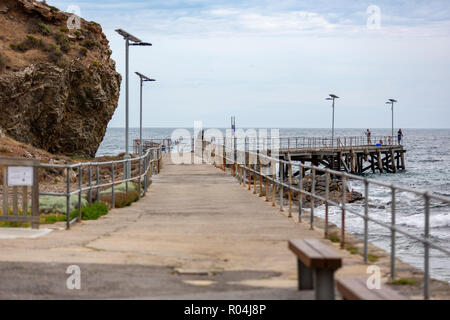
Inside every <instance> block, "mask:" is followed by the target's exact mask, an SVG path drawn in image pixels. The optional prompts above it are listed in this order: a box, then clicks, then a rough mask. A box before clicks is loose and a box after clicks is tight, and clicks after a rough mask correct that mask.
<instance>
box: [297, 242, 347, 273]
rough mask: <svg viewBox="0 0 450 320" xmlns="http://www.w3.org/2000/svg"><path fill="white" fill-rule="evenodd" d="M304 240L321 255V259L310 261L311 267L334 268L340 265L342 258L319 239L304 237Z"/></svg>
mask: <svg viewBox="0 0 450 320" xmlns="http://www.w3.org/2000/svg"><path fill="white" fill-rule="evenodd" d="M304 241H305V242H306V243H307V244H308V245H309V246H310V247H312V248H314V249H315V250H316V251H317V252H318V253H320V255H321V256H322V259H321V260H317V261H314V260H313V261H312V267H315V268H323V269H334V270H336V269H339V268H340V267H341V266H342V258H341V256H340V255H339V254H338V253H337V252H336V251H335V250H334V249H333V248H330V247H329V246H327V245H326V244H324V243H323V242H321V241H320V240H319V239H305V240H304Z"/></svg>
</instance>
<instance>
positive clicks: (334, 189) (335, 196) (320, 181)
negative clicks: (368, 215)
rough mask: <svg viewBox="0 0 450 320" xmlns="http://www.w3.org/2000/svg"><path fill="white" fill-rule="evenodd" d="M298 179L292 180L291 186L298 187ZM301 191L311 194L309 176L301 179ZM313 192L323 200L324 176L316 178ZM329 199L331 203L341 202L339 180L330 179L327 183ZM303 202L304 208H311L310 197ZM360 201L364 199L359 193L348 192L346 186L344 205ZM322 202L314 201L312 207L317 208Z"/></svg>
mask: <svg viewBox="0 0 450 320" xmlns="http://www.w3.org/2000/svg"><path fill="white" fill-rule="evenodd" d="M298 182H299V181H298V179H297V178H296V179H294V180H293V184H294V185H298ZM303 189H304V190H305V191H306V192H312V178H311V176H310V175H308V176H305V177H304V178H303ZM314 189H315V190H314V192H315V194H316V195H318V196H320V197H323V198H325V196H326V178H325V176H316V183H315V188H314ZM328 190H329V193H328V194H329V199H330V200H331V201H335V202H338V203H340V202H342V182H341V180H339V179H332V178H330V182H329V187H328ZM293 198H294V200H296V201H298V200H299V194H298V193H295V194H294V197H293ZM303 199H304V201H306V204H305V205H306V206H307V207H310V206H311V204H310V203H311V202H312V201H311V200H312V199H311V197H310V196H306V197H303ZM360 200H364V197H363V195H362V194H361V193H359V192H356V191H353V190H350V189H349V188H348V186H346V188H345V202H346V203H353V202H356V201H360ZM322 204H323V201H321V200H318V199H316V200H314V206H316V207H317V206H319V205H322Z"/></svg>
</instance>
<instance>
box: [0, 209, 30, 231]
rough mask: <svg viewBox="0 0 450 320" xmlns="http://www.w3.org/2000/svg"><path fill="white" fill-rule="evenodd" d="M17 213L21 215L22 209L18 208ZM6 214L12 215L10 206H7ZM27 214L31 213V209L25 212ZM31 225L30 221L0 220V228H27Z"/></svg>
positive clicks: (0, 212) (0, 211)
mask: <svg viewBox="0 0 450 320" xmlns="http://www.w3.org/2000/svg"><path fill="white" fill-rule="evenodd" d="M18 212H19V215H22V212H23V211H22V210H21V209H19V210H18ZM0 214H3V213H2V210H0ZM8 215H9V216H12V215H13V210H12V208H8ZM27 215H28V216H29V215H31V211H29V212H28V213H27ZM28 227H31V222H13V221H0V228H28Z"/></svg>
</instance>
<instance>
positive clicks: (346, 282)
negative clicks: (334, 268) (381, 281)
mask: <svg viewBox="0 0 450 320" xmlns="http://www.w3.org/2000/svg"><path fill="white" fill-rule="evenodd" d="M336 285H337V288H338V290H339V292H340V293H341V295H342V296H343V297H344V299H347V300H405V299H406V298H405V297H404V296H402V295H401V294H399V293H397V292H396V291H394V290H392V289H390V288H387V287H385V286H384V287H381V289H369V288H367V284H366V280H364V279H360V278H342V279H337V280H336Z"/></svg>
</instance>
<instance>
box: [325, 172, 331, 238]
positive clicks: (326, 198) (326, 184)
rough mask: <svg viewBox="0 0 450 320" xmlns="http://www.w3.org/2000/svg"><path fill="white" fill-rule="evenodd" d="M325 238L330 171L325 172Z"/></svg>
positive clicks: (326, 235) (326, 232)
mask: <svg viewBox="0 0 450 320" xmlns="http://www.w3.org/2000/svg"><path fill="white" fill-rule="evenodd" d="M325 200H326V201H325V239H328V208H329V204H328V201H329V200H330V173H329V172H327V173H326V174H325Z"/></svg>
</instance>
